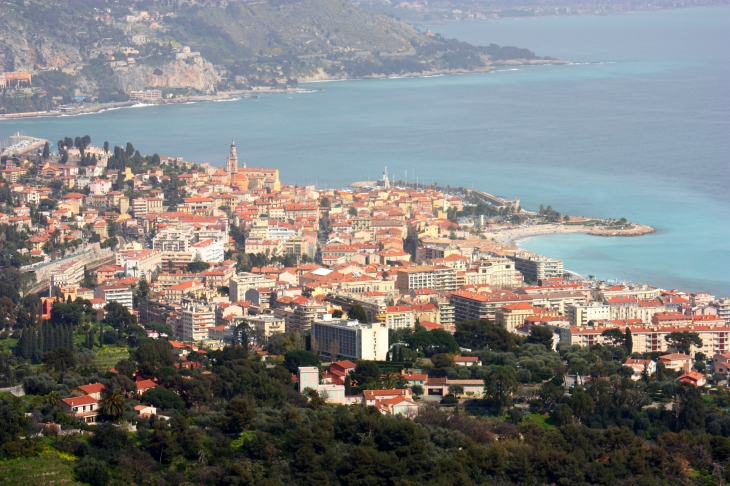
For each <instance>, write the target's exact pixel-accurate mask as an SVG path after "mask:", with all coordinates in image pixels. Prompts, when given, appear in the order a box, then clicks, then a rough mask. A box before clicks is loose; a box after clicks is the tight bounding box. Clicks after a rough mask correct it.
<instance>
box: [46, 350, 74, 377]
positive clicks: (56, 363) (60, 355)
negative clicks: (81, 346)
mask: <svg viewBox="0 0 730 486" xmlns="http://www.w3.org/2000/svg"><path fill="white" fill-rule="evenodd" d="M43 363H45V365H46V366H48V367H49V368H53V369H54V370H56V371H66V370H68V369H70V368H73V367H74V366H76V359H75V358H74V354H73V352H71V351H70V350H68V349H66V348H56V349H54V350H53V351H48V352H47V353H45V354H43Z"/></svg>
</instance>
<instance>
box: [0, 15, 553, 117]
mask: <svg viewBox="0 0 730 486" xmlns="http://www.w3.org/2000/svg"><path fill="white" fill-rule="evenodd" d="M175 3H176V2H171V1H168V0H164V1H162V0H159V1H155V0H146V1H143V2H133V1H131V0H119V1H118V2H114V3H112V2H104V1H102V0H65V1H60V0H25V2H22V1H20V2H9V1H7V2H5V3H2V4H0V69H2V70H3V71H6V72H11V71H27V72H31V73H34V79H33V88H34V89H35V91H34V92H33V93H28V92H27V90H26V92H24V93H22V94H19V93H17V92H15V93H13V94H12V96H9V95H8V93H7V91H8V90H6V91H5V92H3V96H2V99H1V100H0V103H1V104H0V109H1V110H2V111H4V112H13V111H30V110H34V109H50V108H52V107H53V106H54V105H57V104H66V103H70V102H72V101H74V100H75V99H76V100H79V99H87V100H93V101H98V102H108V101H123V100H125V99H128V94H129V92H130V91H131V90H140V89H144V88H152V87H154V88H160V89H162V90H163V91H164V92H166V93H169V94H173V95H174V94H181V93H191V92H194V93H200V92H214V91H228V90H236V89H246V88H251V87H254V86H272V87H282V86H295V85H296V84H297V83H298V82H299V81H302V80H312V79H324V78H354V77H367V76H387V75H404V74H411V75H417V74H425V73H434V72H450V71H475V70H485V69H488V68H489V66H490V65H491V64H492V63H494V62H502V61H516V60H522V61H532V62H534V61H537V60H539V59H540V58H537V57H536V56H535V54H534V53H533V52H531V51H529V50H527V49H517V48H513V47H500V46H496V45H491V46H484V47H477V46H472V45H469V44H467V43H463V42H458V41H455V40H447V39H442V38H441V37H439V36H432V35H426V34H425V33H423V32H420V31H418V30H417V29H415V28H413V27H411V26H410V25H408V24H405V23H403V22H400V21H399V20H396V19H395V18H393V17H391V16H387V15H382V14H378V13H374V12H370V11H367V10H364V9H361V8H359V7H357V6H355V5H353V4H351V3H348V2H346V1H343V0H296V1H286V0H283V1H282V0H269V1H254V2H241V1H230V2H228V3H227V5H226V6H225V7H219V6H217V5H218V4H219V3H222V2H190V3H185V4H183V5H175V6H170V5H171V4H175ZM39 91H40V95H39V94H38V92H39ZM53 98H56V99H55V100H54V99H53Z"/></svg>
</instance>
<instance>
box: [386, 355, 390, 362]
mask: <svg viewBox="0 0 730 486" xmlns="http://www.w3.org/2000/svg"><path fill="white" fill-rule="evenodd" d="M385 361H390V353H385Z"/></svg>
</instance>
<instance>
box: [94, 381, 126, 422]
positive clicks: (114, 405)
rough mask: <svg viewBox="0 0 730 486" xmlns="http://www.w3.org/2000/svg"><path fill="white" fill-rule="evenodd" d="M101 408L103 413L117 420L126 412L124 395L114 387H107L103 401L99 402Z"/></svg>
mask: <svg viewBox="0 0 730 486" xmlns="http://www.w3.org/2000/svg"><path fill="white" fill-rule="evenodd" d="M99 405H100V407H99V410H101V413H102V415H104V416H106V417H109V418H110V419H112V420H116V419H117V418H119V417H120V416H121V415H122V414H123V413H124V399H123V398H122V395H121V394H120V393H119V392H118V391H117V390H114V389H113V388H112V389H107V390H106V391H105V392H104V395H103V396H102V399H101V402H99Z"/></svg>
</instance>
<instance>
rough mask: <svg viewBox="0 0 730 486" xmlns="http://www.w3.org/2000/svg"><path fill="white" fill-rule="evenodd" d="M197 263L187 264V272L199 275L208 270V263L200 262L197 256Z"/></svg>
mask: <svg viewBox="0 0 730 486" xmlns="http://www.w3.org/2000/svg"><path fill="white" fill-rule="evenodd" d="M197 258H198V261H192V262H190V263H188V264H187V266H186V267H185V268H186V269H187V271H188V272H190V273H201V272H204V271H206V270H208V269H209V268H210V263H205V262H202V261H200V257H199V256H198V257H197Z"/></svg>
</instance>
